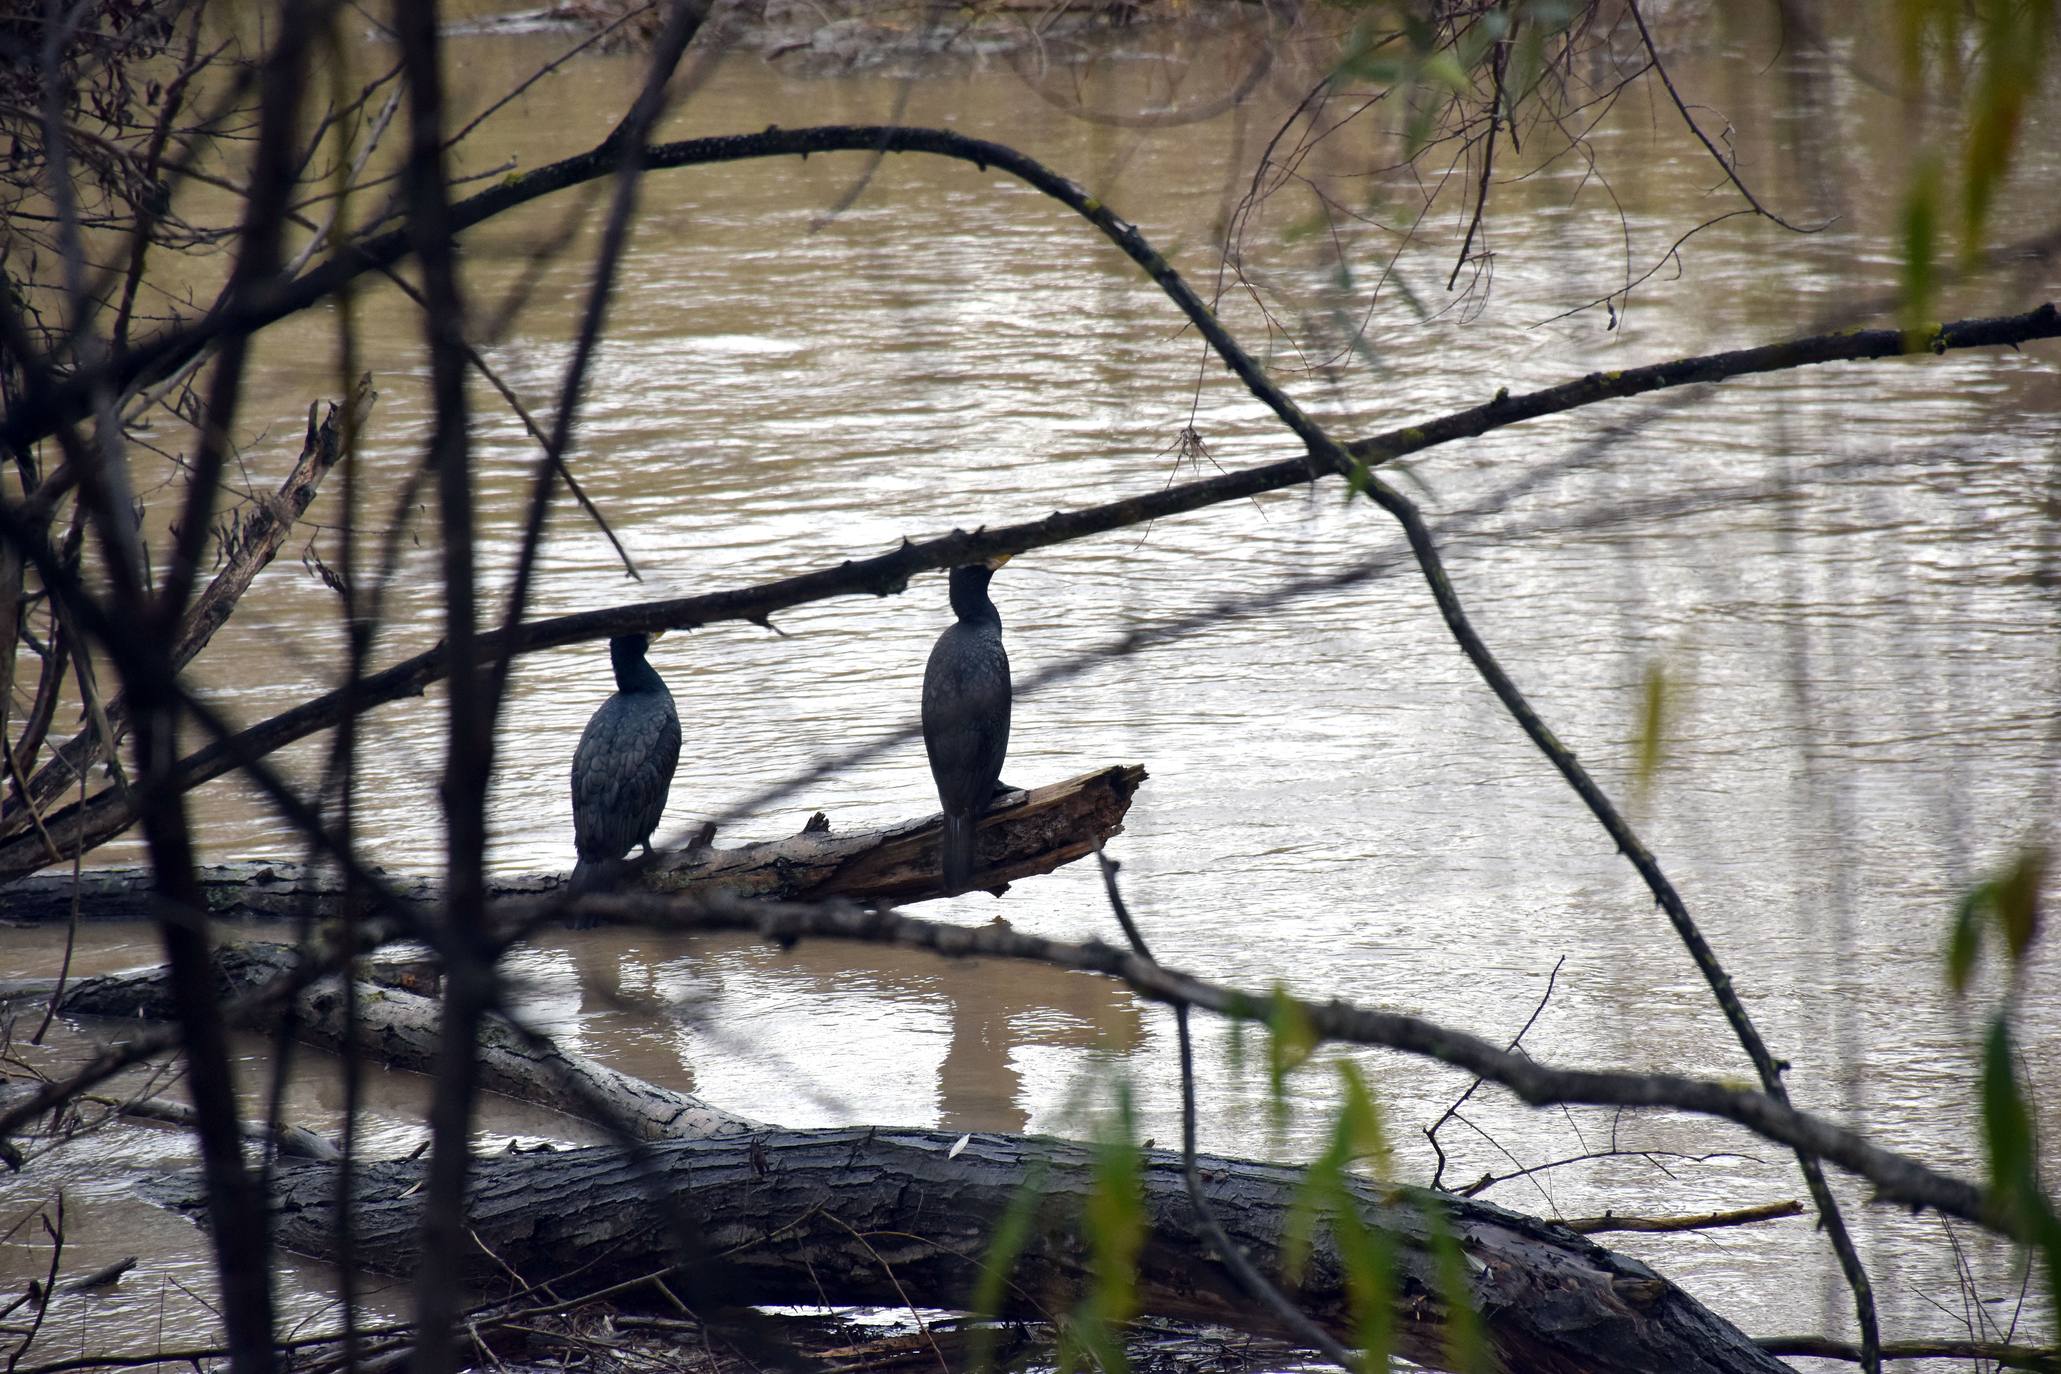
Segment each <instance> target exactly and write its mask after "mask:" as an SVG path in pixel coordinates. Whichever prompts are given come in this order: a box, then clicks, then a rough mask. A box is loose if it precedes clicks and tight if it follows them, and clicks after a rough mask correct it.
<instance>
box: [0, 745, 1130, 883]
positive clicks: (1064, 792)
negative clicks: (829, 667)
mask: <svg viewBox="0 0 2061 1374" xmlns="http://www.w3.org/2000/svg"><path fill="white" fill-rule="evenodd" d="M1145 777H1146V773H1145V770H1144V769H1143V768H1140V767H1138V766H1136V765H1135V764H1133V765H1128V766H1115V767H1110V768H1102V769H1097V770H1096V771H1095V772H1092V773H1083V774H1081V775H1080V776H1078V777H1074V778H1068V779H1067V780H1066V781H1064V782H1056V783H1051V784H1049V785H1047V786H1044V787H1035V788H1032V789H1030V790H1029V791H1028V792H1014V793H1009V794H1006V795H1004V796H1003V797H1001V798H1000V799H999V802H998V804H997V805H996V806H995V807H994V808H993V809H992V810H990V811H989V812H988V813H987V815H985V816H984V817H982V818H981V823H980V850H981V856H982V864H983V868H982V873H981V881H982V883H983V885H984V886H992V887H1000V886H1002V885H1004V884H1006V883H1012V882H1015V881H1017V880H1018V879H1021V878H1028V877H1033V876H1035V875H1037V874H1040V873H1049V872H1051V871H1052V870H1053V869H1055V868H1058V867H1059V866H1061V865H1062V864H1069V863H1072V862H1073V861H1074V860H1076V859H1079V858H1081V857H1083V856H1084V855H1088V854H1092V853H1094V852H1095V849H1096V846H1098V845H1100V844H1102V843H1103V842H1105V841H1107V840H1108V839H1109V838H1110V837H1112V836H1114V835H1119V834H1121V833H1123V828H1124V826H1123V822H1124V816H1125V813H1127V812H1128V811H1129V810H1130V805H1131V798H1132V797H1133V796H1134V795H1135V794H1136V792H1137V790H1138V785H1139V784H1140V783H1142V782H1144V781H1145ZM939 832H940V822H939V818H938V817H937V816H935V815H931V816H926V817H923V818H922V819H920V820H911V821H903V822H901V823H899V824H897V825H893V826H889V827H887V828H886V829H883V830H855V831H850V832H845V833H839V832H835V831H832V830H829V829H827V828H820V827H819V828H815V829H809V830H804V831H803V832H802V833H801V834H798V835H790V836H789V837H787V838H786V839H784V840H767V841H763V842H760V843H757V844H746V845H738V846H735V847H732V848H721V847H714V846H706V845H704V846H702V847H699V848H694V849H688V850H683V851H680V852H677V853H669V854H664V855H662V856H661V857H660V858H659V859H658V860H657V861H656V862H654V863H653V864H651V865H650V866H649V868H647V869H646V870H645V871H644V873H643V874H642V877H641V882H642V884H643V886H645V887H647V888H649V889H651V890H652V891H659V892H694V891H716V890H725V891H729V892H733V893H736V894H739V895H742V896H749V897H760V896H767V897H779V898H782V899H789V900H792V899H806V898H811V897H848V898H851V899H853V900H855V901H863V902H894V903H896V904H901V905H906V904H907V903H910V902H920V901H925V900H928V899H929V898H932V897H941V896H944V895H945V893H944V892H943V890H942V889H941V888H940V886H939V883H938V876H939V875H938V838H939ZM200 879H201V887H202V890H203V891H204V892H205V893H206V894H207V899H208V906H209V909H210V910H211V911H213V912H214V914H215V915H217V916H219V917H223V918H225V919H247V920H280V919H293V918H300V917H303V916H316V917H321V916H329V915H333V914H336V911H337V906H338V902H339V899H340V897H341V893H342V887H341V884H340V883H339V882H338V881H337V879H336V877H335V875H334V874H333V873H331V872H329V871H328V870H326V869H320V868H310V867H307V866H304V865H301V864H294V863H240V864H227V865H213V866H209V867H206V868H203V869H202V870H201V873H200ZM389 882H390V884H391V886H392V887H393V888H394V890H395V892H396V893H397V894H398V895H399V896H401V897H403V898H406V899H409V900H412V901H417V902H421V903H425V904H432V903H434V902H435V901H436V900H437V898H438V896H439V895H440V892H441V888H440V885H439V884H438V882H437V881H436V880H434V879H431V878H426V877H419V878H418V877H391V878H390V879H389ZM564 884H565V875H564V874H556V873H552V874H535V875H531V876H528V877H516V878H498V879H495V880H493V881H492V883H491V884H490V895H492V896H496V897H517V896H535V895H538V894H542V893H548V892H552V891H555V890H557V889H558V888H560V887H562V886H564ZM151 895H152V883H151V878H150V873H149V870H147V869H140V868H118V869H102V870H97V871H91V872H87V873H85V874H82V875H81V877H80V880H79V883H78V901H79V910H80V913H81V914H82V915H84V916H87V917H89V918H132V919H133V918H142V917H148V916H149V915H150V914H151ZM72 900H73V883H72V879H71V875H70V874H68V873H66V874H45V875H39V876H35V877H30V878H24V879H21V880H20V881H18V882H15V883H13V884H11V885H9V886H7V887H5V888H0V916H4V917H6V918H7V919H10V920H20V921H52V920H64V919H67V918H68V917H69V916H70V915H71V911H72Z"/></svg>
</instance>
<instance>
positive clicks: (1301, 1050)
mask: <svg viewBox="0 0 2061 1374" xmlns="http://www.w3.org/2000/svg"><path fill="white" fill-rule="evenodd" d="M1267 1029H1268V1030H1269V1031H1270V1032H1272V1034H1271V1035H1270V1036H1269V1037H1268V1039H1267V1102H1268V1107H1269V1109H1270V1111H1271V1113H1272V1120H1273V1126H1274V1129H1275V1131H1277V1132H1279V1131H1282V1130H1285V1129H1287V1125H1288V1076H1289V1075H1290V1074H1292V1073H1294V1072H1295V1071H1296V1070H1297V1069H1299V1068H1301V1067H1302V1066H1303V1065H1304V1064H1307V1063H1308V1062H1309V1059H1310V1055H1312V1054H1313V1053H1315V1052H1316V1048H1317V1031H1316V1028H1315V1027H1314V1026H1312V1025H1311V1024H1310V1018H1309V1014H1308V1013H1307V1012H1305V1011H1304V1010H1303V1009H1302V1004H1301V1003H1300V1002H1297V1001H1296V1000H1295V999H1294V998H1293V997H1290V996H1289V995H1288V993H1287V992H1286V991H1285V990H1283V989H1282V988H1281V987H1280V986H1278V985H1277V986H1276V987H1275V988H1274V998H1273V1004H1272V1005H1271V1006H1270V1007H1269V1008H1268V1011H1267Z"/></svg>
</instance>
